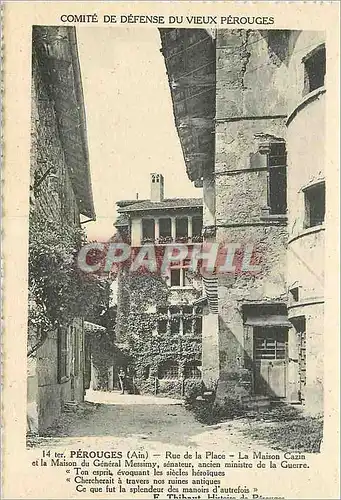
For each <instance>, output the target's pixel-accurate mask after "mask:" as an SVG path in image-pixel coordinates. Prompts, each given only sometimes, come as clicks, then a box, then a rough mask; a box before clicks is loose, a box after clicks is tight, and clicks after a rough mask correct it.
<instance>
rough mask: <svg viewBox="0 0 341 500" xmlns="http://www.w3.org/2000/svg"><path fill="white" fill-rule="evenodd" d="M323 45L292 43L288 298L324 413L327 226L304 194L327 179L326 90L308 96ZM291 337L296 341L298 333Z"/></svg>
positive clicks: (311, 37)
mask: <svg viewBox="0 0 341 500" xmlns="http://www.w3.org/2000/svg"><path fill="white" fill-rule="evenodd" d="M323 42H324V33H322V32H321V33H320V32H301V33H299V34H298V35H297V36H296V37H295V38H293V39H292V43H291V51H292V54H291V59H290V65H289V70H290V89H291V90H290V105H289V114H288V121H287V128H288V134H287V148H288V219H289V220H288V230H289V240H288V255H287V262H288V275H287V280H288V287H289V289H295V291H296V294H295V295H291V294H289V307H288V310H289V317H290V318H291V319H292V321H293V324H294V325H295V320H296V319H297V318H304V319H305V326H306V332H305V336H306V347H305V348H306V383H305V385H304V386H303V387H302V388H301V390H302V396H303V398H304V403H305V407H306V409H307V411H309V412H310V413H319V412H321V411H322V409H323V353H324V349H323V331H324V260H325V257H324V255H325V248H324V240H325V234H324V233H325V226H324V223H323V224H319V225H315V226H313V227H308V226H309V225H308V224H307V201H306V195H305V192H306V189H307V188H309V187H312V186H314V185H318V184H319V183H321V182H323V181H324V177H325V146H326V145H325V88H324V87H320V88H317V89H315V90H313V91H312V92H310V93H306V92H304V89H305V72H304V63H303V61H304V58H305V57H306V56H307V55H309V54H310V53H311V52H312V51H313V50H314V49H316V48H317V47H319V46H320V45H321V44H322V43H323ZM327 50H328V48H327ZM327 60H328V56H327ZM316 201H317V200H316ZM327 203H328V199H327ZM292 335H293V336H294V340H295V341H296V342H297V341H298V339H297V338H296V332H295V330H293V332H292Z"/></svg>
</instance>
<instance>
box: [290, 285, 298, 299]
mask: <svg viewBox="0 0 341 500" xmlns="http://www.w3.org/2000/svg"><path fill="white" fill-rule="evenodd" d="M290 294H291V297H292V300H293V301H294V302H298V301H299V290H298V286H295V287H293V288H290Z"/></svg>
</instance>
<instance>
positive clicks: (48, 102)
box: [27, 26, 95, 432]
mask: <svg viewBox="0 0 341 500" xmlns="http://www.w3.org/2000/svg"><path fill="white" fill-rule="evenodd" d="M31 124H32V128H31V167H30V173H31V182H30V221H31V222H32V218H34V219H35V220H36V221H39V220H41V221H52V222H53V223H54V224H57V225H58V226H59V227H60V228H67V227H80V224H81V219H82V220H83V221H84V220H85V219H87V220H94V219H95V212H94V206H93V198H92V190H91V181H90V171H89V161H88V151H87V139H86V125H85V112H84V103H83V93H82V85H81V77H80V67H79V60H78V53H77V41H76V35H75V29H74V28H71V27H45V26H34V27H33V30H32V97H31ZM83 323H84V322H83V319H82V318H76V317H75V318H74V320H73V321H72V322H71V324H65V325H64V324H60V326H59V328H57V329H56V330H55V331H50V332H49V333H48V336H47V338H46V340H45V342H44V343H43V345H41V346H40V347H39V348H38V350H37V351H36V352H35V354H34V355H33V356H31V357H29V358H28V379H27V384H28V387H27V400H28V411H27V414H28V428H29V431H31V432H37V431H39V432H40V431H43V430H44V429H46V428H47V427H49V426H50V425H52V424H53V422H54V421H55V420H56V419H57V418H58V416H59V415H60V413H61V410H62V407H63V404H64V403H66V402H69V401H82V400H83V398H84V390H85V387H84V356H85V354H84V328H83ZM31 330H32V325H31V326H30V327H29V335H28V339H29V345H28V348H29V350H30V348H31V347H33V345H34V344H35V334H36V333H37V332H34V331H31Z"/></svg>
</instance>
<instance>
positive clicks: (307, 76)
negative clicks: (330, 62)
mask: <svg viewBox="0 0 341 500" xmlns="http://www.w3.org/2000/svg"><path fill="white" fill-rule="evenodd" d="M323 53H324V58H323V59H322V64H323V65H324V73H323V75H322V76H321V84H320V85H317V86H315V85H312V75H311V73H312V70H313V67H312V66H313V63H314V60H315V64H316V59H317V57H318V56H320V54H322V55H323ZM302 64H303V71H304V77H303V92H302V95H303V97H304V96H306V95H308V94H310V93H311V92H314V91H315V90H317V89H321V88H323V87H324V85H325V76H326V46H325V44H324V43H321V44H320V45H318V46H317V47H315V48H314V49H313V50H311V51H310V52H309V53H308V54H306V55H305V56H304V57H303V58H302ZM309 65H311V67H310V68H309V67H308V66H309Z"/></svg>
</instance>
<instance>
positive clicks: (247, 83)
mask: <svg viewBox="0 0 341 500" xmlns="http://www.w3.org/2000/svg"><path fill="white" fill-rule="evenodd" d="M269 37H270V38H271V37H272V38H271V40H269ZM283 38H285V34H279V33H278V34H277V39H276V37H275V36H274V35H273V36H272V35H270V34H269V33H267V34H263V33H261V32H257V31H247V30H221V31H218V34H217V42H216V43H217V45H216V47H217V55H216V58H217V94H216V107H217V124H216V163H215V182H216V225H217V242H218V243H220V244H222V245H223V244H226V243H236V244H239V245H240V246H241V247H243V248H245V245H251V246H252V248H253V249H254V258H255V261H254V262H253V263H257V264H259V265H260V269H259V271H258V272H256V273H250V272H243V271H241V272H240V269H239V272H238V274H237V275H236V276H231V275H229V276H219V277H218V296H219V355H220V363H219V365H220V380H219V386H218V393H217V402H218V403H219V401H220V400H223V399H224V397H226V396H227V397H231V398H241V397H242V396H245V395H247V394H250V393H251V391H252V374H251V372H250V362H249V360H248V357H249V354H248V353H247V352H246V348H245V339H244V336H245V327H244V325H243V316H242V308H241V306H242V304H245V303H252V302H254V303H256V302H268V303H269V302H272V303H273V302H275V303H276V302H283V301H284V302H285V301H286V279H285V275H286V244H287V230H286V219H285V215H284V216H279V217H269V216H267V215H268V214H266V213H265V214H264V208H266V206H267V175H268V174H267V159H266V155H260V154H259V144H260V142H261V141H262V140H268V139H269V138H270V140H271V139H274V140H285V138H286V127H285V115H286V93H285V91H286V85H287V80H288V74H287V66H286V64H285V62H286V61H287V57H288V54H287V51H286V48H285V45H283V46H282V45H281V41H282V39H283Z"/></svg>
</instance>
